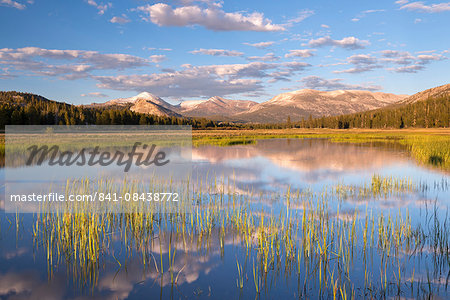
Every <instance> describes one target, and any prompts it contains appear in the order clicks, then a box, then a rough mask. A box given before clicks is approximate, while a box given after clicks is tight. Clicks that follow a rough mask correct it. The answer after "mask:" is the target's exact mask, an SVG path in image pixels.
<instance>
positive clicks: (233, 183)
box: [0, 129, 450, 299]
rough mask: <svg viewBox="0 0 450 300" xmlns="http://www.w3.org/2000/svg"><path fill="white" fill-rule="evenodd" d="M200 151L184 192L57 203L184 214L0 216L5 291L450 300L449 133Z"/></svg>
mask: <svg viewBox="0 0 450 300" xmlns="http://www.w3.org/2000/svg"><path fill="white" fill-rule="evenodd" d="M192 144H193V146H194V150H193V151H194V152H193V158H194V159H195V160H194V164H193V166H194V167H195V168H194V169H195V171H196V173H195V172H194V173H192V175H191V176H188V177H185V178H182V180H180V181H177V180H172V179H171V178H165V179H161V178H159V177H158V176H156V175H155V174H154V173H152V174H151V173H149V172H144V173H142V174H141V173H139V174H138V176H137V178H138V179H128V178H126V179H123V178H121V176H120V174H119V176H118V177H117V178H116V177H108V176H107V177H100V178H98V177H97V178H96V177H90V176H86V177H84V178H81V179H74V180H68V181H67V182H64V184H63V185H62V186H61V187H60V190H59V192H61V193H63V194H65V195H68V194H81V195H83V194H93V193H94V192H98V193H114V194H117V195H120V196H122V197H125V195H126V194H132V195H133V194H138V195H140V194H142V193H145V194H146V193H160V192H165V191H172V192H177V193H179V195H180V198H179V202H177V203H174V202H170V201H158V202H154V201H153V202H148V201H129V202H119V203H118V204H117V205H118V207H117V206H116V207H114V206H108V205H106V206H101V207H100V210H98V208H99V207H96V206H93V205H91V204H90V203H83V202H80V203H76V204H75V205H74V206H71V207H66V208H65V207H64V206H62V207H61V206H58V207H57V208H56V209H54V210H52V209H49V207H44V206H42V207H41V209H40V210H39V211H38V212H34V213H31V214H30V213H28V214H24V213H16V214H11V213H9V214H5V213H2V215H1V216H0V239H1V240H3V241H6V240H9V241H12V242H11V243H0V262H1V263H0V266H1V267H0V279H3V280H5V282H6V280H11V279H9V277H8V275H10V273H12V274H11V276H12V278H26V279H27V281H25V282H23V283H22V286H24V287H23V288H22V286H21V287H20V288H19V287H17V286H14V289H13V288H11V289H7V291H9V292H8V295H17V296H27V297H31V296H33V295H34V294H33V287H34V286H36V284H31V283H30V281H31V279H29V275H28V274H29V270H30V268H31V270H34V272H37V273H38V274H39V276H40V279H39V280H40V282H41V284H42V285H44V286H47V287H48V288H47V289H48V292H49V293H50V292H52V291H54V290H55V289H56V288H55V287H54V285H55V283H58V282H59V284H57V285H60V286H63V287H64V288H63V289H64V297H61V298H74V297H98V298H109V299H111V298H112V299H127V298H130V299H132V298H141V297H143V296H148V295H153V296H155V297H160V298H166V297H168V298H196V299H198V298H211V297H212V298H223V299H230V298H233V299H234V298H240V299H248V298H255V299H263V298H273V297H283V298H322V299H359V298H370V299H385V298H420V299H424V298H427V299H430V298H438V299H439V298H442V299H445V298H448V297H450V290H449V289H448V285H449V283H450V223H449V222H450V221H449V220H450V218H449V215H448V213H449V211H448V210H449V207H450V202H449V201H450V190H449V188H450V179H449V177H448V171H449V170H450V165H449V162H450V157H449V148H450V132H449V131H448V130H443V129H430V130H425V129H424V130H378V131H374V130H345V131H344V130H313V129H311V130H298V129H285V130H264V131H259V130H253V131H247V130H239V131H222V130H211V131H210V130H206V131H197V130H196V131H193V138H192ZM68 145H70V143H69V144H68ZM387 146H389V147H387ZM390 146H392V147H390ZM255 151H256V152H255ZM258 151H259V152H258ZM194 154H195V155H194ZM333 155H336V156H333ZM194 156H195V157H194ZM370 160H372V161H373V162H372V161H370ZM31 168H33V167H31ZM225 172H228V173H225ZM52 191H55V188H54V187H52ZM137 199H139V198H137ZM11 253H14V254H11ZM17 253H28V254H29V255H28V256H23V254H22V256H20V255H21V254H17ZM31 254H32V255H31ZM8 266H10V267H11V266H16V267H15V268H17V270H15V271H14V272H16V273H14V272H11V269H8V268H10V267H8ZM17 266H18V267H17ZM37 270H39V271H37ZM19 271H23V272H24V273H19V274H20V275H17V272H19ZM8 272H9V273H8ZM8 282H11V281H8ZM29 285H31V287H30V286H29Z"/></svg>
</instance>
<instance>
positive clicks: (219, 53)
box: [190, 48, 244, 56]
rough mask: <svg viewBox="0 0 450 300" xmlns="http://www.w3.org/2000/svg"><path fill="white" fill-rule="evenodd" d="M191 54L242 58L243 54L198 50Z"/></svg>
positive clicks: (217, 50)
mask: <svg viewBox="0 0 450 300" xmlns="http://www.w3.org/2000/svg"><path fill="white" fill-rule="evenodd" d="M190 53H192V54H203V55H212V56H243V55H244V53H242V52H239V51H235V50H224V49H203V48H202V49H198V50H194V51H191V52H190Z"/></svg>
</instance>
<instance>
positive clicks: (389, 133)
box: [192, 128, 450, 170]
mask: <svg viewBox="0 0 450 300" xmlns="http://www.w3.org/2000/svg"><path fill="white" fill-rule="evenodd" d="M272 138H298V139H304V138H325V139H329V140H330V141H332V142H340V143H371V142H381V143H399V144H401V145H404V146H406V147H407V149H408V151H409V152H410V153H411V155H412V156H413V157H414V158H415V159H416V160H418V161H419V162H420V163H422V164H426V165H433V166H436V167H439V168H442V169H444V170H450V129H446V128H445V129H444V128H436V129H435V128H433V129H402V130H400V129H382V130H380V129H347V130H342V129H273V130H258V129H255V130H198V131H193V133H192V139H193V145H194V146H200V145H217V146H232V145H237V144H252V143H256V141H257V140H259V139H272Z"/></svg>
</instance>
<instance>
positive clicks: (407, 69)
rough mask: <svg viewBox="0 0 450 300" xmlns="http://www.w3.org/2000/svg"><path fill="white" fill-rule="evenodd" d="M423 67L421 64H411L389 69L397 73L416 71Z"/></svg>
mask: <svg viewBox="0 0 450 300" xmlns="http://www.w3.org/2000/svg"><path fill="white" fill-rule="evenodd" d="M424 68H425V67H424V66H421V65H411V66H405V67H399V68H394V69H391V70H393V71H395V72H397V73H417V71H421V70H423V69H424Z"/></svg>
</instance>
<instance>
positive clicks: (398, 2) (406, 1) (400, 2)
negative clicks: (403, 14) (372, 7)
mask: <svg viewBox="0 0 450 300" xmlns="http://www.w3.org/2000/svg"><path fill="white" fill-rule="evenodd" d="M406 3H408V0H398V1H395V4H400V5H402V4H406Z"/></svg>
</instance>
